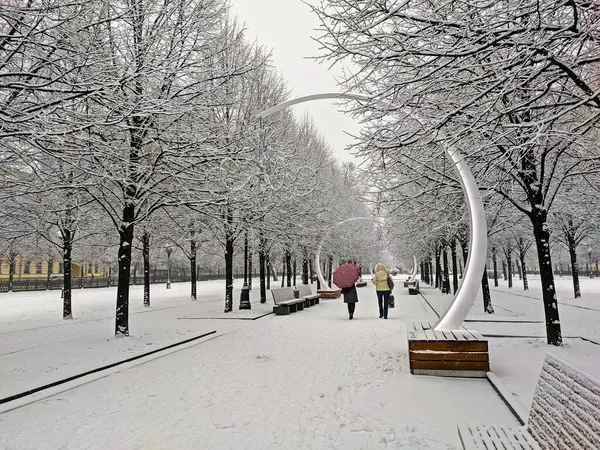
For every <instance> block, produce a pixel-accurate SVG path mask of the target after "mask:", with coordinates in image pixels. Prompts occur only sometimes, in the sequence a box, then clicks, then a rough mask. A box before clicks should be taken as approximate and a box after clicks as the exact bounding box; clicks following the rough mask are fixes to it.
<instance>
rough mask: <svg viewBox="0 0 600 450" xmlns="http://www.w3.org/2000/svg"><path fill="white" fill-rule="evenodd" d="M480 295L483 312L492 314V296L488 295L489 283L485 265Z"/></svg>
mask: <svg viewBox="0 0 600 450" xmlns="http://www.w3.org/2000/svg"><path fill="white" fill-rule="evenodd" d="M481 293H482V294H483V312H485V313H488V314H494V307H493V306H492V295H491V294H490V283H489V281H488V277H487V265H486V266H484V268H483V277H482V278H481Z"/></svg>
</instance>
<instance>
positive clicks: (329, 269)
mask: <svg viewBox="0 0 600 450" xmlns="http://www.w3.org/2000/svg"><path fill="white" fill-rule="evenodd" d="M328 261H329V265H328V271H327V284H328V285H329V287H330V288H333V286H331V279H332V277H333V255H329V260H328Z"/></svg>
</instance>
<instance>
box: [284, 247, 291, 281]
mask: <svg viewBox="0 0 600 450" xmlns="http://www.w3.org/2000/svg"><path fill="white" fill-rule="evenodd" d="M285 271H286V278H287V287H292V254H291V253H290V249H289V248H286V249H285Z"/></svg>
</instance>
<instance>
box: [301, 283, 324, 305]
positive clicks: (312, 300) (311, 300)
mask: <svg viewBox="0 0 600 450" xmlns="http://www.w3.org/2000/svg"><path fill="white" fill-rule="evenodd" d="M297 288H298V296H299V297H300V298H303V299H304V307H305V308H309V307H311V306H313V305H318V304H319V298H321V296H320V295H319V294H313V293H312V290H311V289H310V286H309V285H308V284H301V285H300V286H297Z"/></svg>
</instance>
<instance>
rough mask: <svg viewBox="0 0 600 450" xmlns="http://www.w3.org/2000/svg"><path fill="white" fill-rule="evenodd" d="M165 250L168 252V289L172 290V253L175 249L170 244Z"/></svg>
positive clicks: (166, 245)
mask: <svg viewBox="0 0 600 450" xmlns="http://www.w3.org/2000/svg"><path fill="white" fill-rule="evenodd" d="M165 250H166V251H167V289H171V252H172V251H173V247H171V245H170V244H165Z"/></svg>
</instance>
